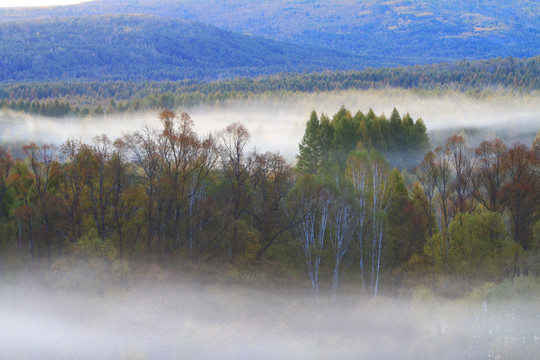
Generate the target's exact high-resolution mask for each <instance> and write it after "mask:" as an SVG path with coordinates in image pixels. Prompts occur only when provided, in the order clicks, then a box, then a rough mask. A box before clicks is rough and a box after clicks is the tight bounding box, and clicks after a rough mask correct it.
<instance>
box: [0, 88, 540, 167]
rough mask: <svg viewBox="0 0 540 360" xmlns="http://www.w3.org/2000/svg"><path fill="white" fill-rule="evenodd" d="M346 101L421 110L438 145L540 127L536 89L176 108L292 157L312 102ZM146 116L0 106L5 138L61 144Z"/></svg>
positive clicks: (204, 128) (352, 105) (323, 96)
mask: <svg viewBox="0 0 540 360" xmlns="http://www.w3.org/2000/svg"><path fill="white" fill-rule="evenodd" d="M341 106H345V107H346V108H347V109H349V110H351V111H352V112H353V115H354V113H355V112H356V111H358V110H360V111H362V112H364V113H367V111H368V110H369V109H370V108H371V109H373V111H374V112H375V113H376V114H377V115H379V114H382V113H384V114H385V115H386V116H389V115H390V113H391V112H392V109H393V108H394V107H395V108H397V109H398V110H399V111H400V113H401V114H405V113H409V114H410V115H411V116H412V117H413V119H417V118H422V119H423V120H424V122H425V123H426V126H427V128H428V132H429V133H430V137H431V139H432V143H433V145H439V144H441V143H444V141H445V140H446V138H447V137H448V136H449V135H450V134H451V133H453V132H459V131H462V130H463V129H467V134H468V136H469V142H470V143H471V145H476V144H477V143H478V142H479V141H481V140H483V139H486V138H488V139H491V138H494V137H502V138H503V140H505V141H506V142H508V143H513V142H515V141H523V142H526V143H528V142H530V141H532V139H533V138H534V135H535V134H536V133H537V132H538V131H539V130H540V101H539V98H538V96H522V97H520V96H503V95H501V94H498V93H495V95H492V96H490V97H487V96H486V97H481V98H479V99H478V98H474V97H470V96H466V95H464V94H460V93H447V94H443V95H439V96H435V95H422V94H418V93H415V92H414V91H404V90H380V91H343V92H330V93H314V94H307V95H306V94H294V93H293V94H290V95H288V96H287V97H286V98H283V99H278V98H273V97H265V96H264V95H261V96H255V97H254V98H253V99H250V100H237V101H232V100H231V101H227V102H225V103H222V104H218V105H216V106H196V107H192V108H184V109H176V111H178V112H181V111H185V112H187V113H189V114H190V115H191V117H192V119H193V121H194V123H195V130H196V131H197V132H198V133H199V134H201V135H202V134H206V133H208V132H211V131H213V132H216V131H219V130H221V129H223V128H225V127H226V126H227V125H229V124H231V123H233V122H241V123H243V124H244V125H245V126H246V127H247V129H248V130H249V132H250V134H251V136H252V139H251V144H252V146H253V147H256V148H257V149H258V150H260V151H279V152H280V153H282V154H283V155H284V156H285V157H286V158H287V159H288V160H289V161H294V157H295V154H297V153H298V143H299V142H300V140H301V138H302V136H303V134H304V130H305V124H306V122H307V120H308V119H309V114H310V112H311V111H312V110H315V111H317V113H318V114H320V113H322V112H324V113H325V114H327V115H329V116H332V115H333V114H335V113H336V112H337V111H338V110H339V108H340V107H341ZM143 124H149V125H150V126H155V127H159V126H160V123H159V120H158V111H155V112H147V113H136V114H123V115H112V116H105V117H101V118H85V119H69V118H66V119H52V118H45V117H31V116H29V115H23V114H12V113H7V112H4V113H0V134H2V135H1V138H0V142H1V143H2V144H20V143H26V142H31V141H34V142H36V143H56V144H60V143H62V142H64V141H65V140H66V139H68V138H81V139H83V140H85V141H91V139H92V138H93V137H94V136H96V135H100V134H102V133H105V134H106V135H107V136H108V137H109V138H112V139H115V138H117V137H120V136H122V134H125V133H128V132H131V131H135V130H138V129H140V128H141V126H142V125H143ZM471 129H475V131H472V130H471Z"/></svg>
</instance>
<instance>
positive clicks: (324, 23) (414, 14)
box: [0, 0, 540, 71]
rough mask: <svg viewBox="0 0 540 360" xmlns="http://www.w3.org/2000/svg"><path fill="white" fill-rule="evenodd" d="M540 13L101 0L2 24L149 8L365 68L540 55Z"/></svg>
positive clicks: (442, 6)
mask: <svg viewBox="0 0 540 360" xmlns="http://www.w3.org/2000/svg"><path fill="white" fill-rule="evenodd" d="M539 13H540V9H539V5H538V3H536V2H534V1H527V0H515V1H512V2H508V1H507V2H504V3H501V2H500V1H497V0H481V1H476V2H471V1H466V0H441V1H437V2H417V1H411V0H396V1H386V0H366V1H361V2H354V1H346V2H344V1H336V0H327V1H305V0H275V1H272V2H271V3H269V2H268V1H263V0H235V1H222V0H184V1H181V2H179V1H173V0H159V1H150V0H137V1H125V0H96V1H89V2H84V3H81V4H78V5H72V6H67V7H66V6H64V7H52V8H40V9H23V8H12V9H3V10H2V9H0V22H3V23H8V22H16V21H20V20H28V19H30V20H33V21H35V22H37V21H38V20H43V19H49V20H54V21H58V22H59V23H62V22H64V20H65V19H69V18H75V17H81V16H88V15H92V16H102V15H106V14H147V15H152V17H161V18H170V19H175V20H176V19H183V20H189V21H197V22H202V23H205V24H211V25H213V26H216V27H219V28H222V29H226V30H229V31H232V32H236V33H242V34H253V35H257V36H264V37H266V38H270V39H274V40H278V41H280V42H286V43H289V44H294V45H296V46H297V47H307V48H315V49H318V55H317V56H321V54H323V53H326V52H328V51H338V52H340V53H344V54H349V55H352V56H353V57H354V58H356V60H357V61H360V62H361V64H362V66H363V67H366V66H370V67H381V66H384V67H395V66H405V65H415V64H431V63H439V62H443V61H451V62H452V61H458V60H461V59H469V60H478V59H486V58H495V57H499V56H500V57H508V56H514V57H519V58H521V57H530V56H536V55H538V52H539V49H540V43H539V37H538V31H539V28H538V24H539V23H540V22H539V17H538V14H539ZM284 18H286V19H288V21H283V19H284ZM278 71H279V70H278Z"/></svg>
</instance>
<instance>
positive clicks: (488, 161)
mask: <svg viewBox="0 0 540 360" xmlns="http://www.w3.org/2000/svg"><path fill="white" fill-rule="evenodd" d="M159 117H160V119H161V122H162V127H161V129H153V128H148V127H145V128H142V129H140V130H139V131H137V132H134V133H131V134H128V135H126V136H124V137H122V138H119V139H116V140H114V141H113V140H111V139H109V138H107V136H106V135H102V136H100V137H97V138H96V139H95V140H94V141H93V142H92V143H82V142H80V141H77V140H71V139H69V140H66V141H65V142H64V143H63V144H62V145H61V146H59V147H56V146H53V145H46V144H45V145H37V144H27V145H25V146H24V147H23V149H22V150H23V152H24V154H25V156H24V158H22V159H13V157H12V156H11V153H10V150H9V149H5V148H3V149H2V150H1V152H0V160H1V161H0V209H1V212H0V216H1V218H0V225H1V235H0V239H1V240H0V241H1V242H0V268H1V269H2V271H4V270H9V269H16V268H21V267H26V266H32V265H31V264H34V263H36V262H38V261H41V262H43V261H44V262H45V264H48V265H47V266H48V267H51V268H53V269H69V268H70V267H72V266H75V265H77V266H79V267H81V266H82V268H85V269H86V271H88V272H91V271H95V270H96V268H99V269H101V270H102V271H103V272H104V274H105V275H104V276H105V277H109V278H111V279H115V278H117V277H119V278H122V276H126V273H128V272H129V269H130V266H134V265H135V264H137V263H139V264H152V263H155V264H160V265H162V266H164V267H172V268H175V267H176V266H177V265H178V264H220V263H228V264H232V266H234V267H236V268H238V269H246V268H250V267H255V268H256V267H258V266H262V264H269V263H271V264H275V266H278V267H280V268H282V269H285V271H288V272H290V273H293V274H295V273H299V272H302V271H303V272H304V273H305V275H306V279H308V282H309V288H310V289H311V291H312V292H313V294H315V295H316V296H318V294H319V286H320V285H321V286H322V287H324V288H325V289H329V290H330V291H331V293H332V295H333V298H335V297H336V296H337V294H338V286H339V284H340V281H342V280H344V279H345V280H347V282H352V283H355V284H357V286H358V287H361V288H362V289H363V291H364V293H365V294H367V295H371V296H375V295H376V294H377V293H378V292H379V291H383V290H384V291H390V290H391V289H396V288H399V287H403V286H404V285H407V286H416V285H420V284H424V285H426V286H429V287H430V288H432V289H434V291H436V292H437V293H438V294H440V295H446V296H455V295H460V294H462V293H464V292H466V291H469V290H470V289H472V288H473V287H474V286H477V285H479V284H482V283H484V282H486V281H493V282H498V281H501V280H503V279H506V278H512V277H515V276H521V275H524V276H527V275H531V276H536V275H538V271H539V268H538V266H539V265H540V264H539V263H538V251H539V249H540V171H539V169H540V136H539V137H537V138H536V140H535V141H534V143H533V144H530V145H526V144H519V143H517V144H504V143H503V142H502V141H500V140H498V139H493V140H486V141H484V142H482V143H481V144H480V146H478V147H477V148H469V147H468V146H467V144H466V142H465V139H464V138H463V137H462V136H459V135H455V136H452V137H450V138H449V139H448V141H447V142H446V145H445V146H444V147H438V148H436V149H433V150H429V139H428V137H427V135H426V129H425V126H424V125H423V123H422V121H421V120H417V121H415V122H414V121H413V120H412V119H411V118H410V116H408V115H404V116H403V117H401V116H400V114H399V113H398V111H397V110H394V112H393V113H392V115H391V117H390V119H386V118H384V117H382V116H380V117H378V116H374V114H372V112H369V113H368V114H366V115H364V114H363V113H361V112H358V113H357V114H356V115H354V116H352V114H351V113H350V112H349V111H348V110H346V109H344V108H342V109H341V110H340V111H339V112H338V113H337V114H335V115H334V116H333V117H332V119H330V117H328V116H327V115H325V114H321V115H320V116H318V115H317V114H316V113H315V112H313V113H312V114H311V116H310V118H309V120H308V121H307V124H306V131H305V135H304V138H303V139H302V142H301V143H300V145H299V154H298V161H297V165H296V167H294V166H292V165H291V164H289V163H287V162H286V161H285V160H284V159H283V157H282V156H281V155H279V154H276V153H259V152H257V151H253V150H250V145H249V138H250V137H249V133H248V132H247V130H246V129H245V128H244V127H243V126H242V124H239V123H235V124H232V125H230V126H228V127H226V128H225V129H224V130H222V131H220V132H217V133H214V134H210V135H208V136H206V137H202V136H200V135H198V134H196V133H194V132H193V128H192V127H193V122H192V120H191V119H190V117H189V115H188V114H186V113H183V114H181V115H179V116H178V115H176V114H175V113H174V112H171V111H169V110H164V111H162V112H161V113H160V114H159ZM384 129H386V130H384ZM388 151H397V152H400V153H407V152H410V153H417V152H419V151H421V152H422V155H421V156H420V159H421V160H419V163H418V164H416V167H415V168H414V170H412V171H411V172H410V173H407V172H400V171H399V170H397V169H396V168H391V166H390V165H389V162H388V161H387V160H386V159H385V157H384V156H383V154H387V153H388ZM426 151H427V152H426ZM398 162H399V161H398ZM458 280H459V281H458ZM325 291H326V290H325Z"/></svg>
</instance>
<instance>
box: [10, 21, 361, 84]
mask: <svg viewBox="0 0 540 360" xmlns="http://www.w3.org/2000/svg"><path fill="white" fill-rule="evenodd" d="M0 54H1V55H0V81H1V82H36V81H38V82H39V81H62V80H79V81H80V80H87V81H106V80H139V81H142V80H182V79H199V80H215V79H220V78H231V77H236V76H254V75H261V74H271V73H278V72H282V71H285V72H302V71H322V70H328V69H354V68H357V67H359V66H360V62H359V61H358V60H357V59H355V58H353V57H352V56H349V55H343V54H340V53H338V52H337V51H325V52H320V51H317V50H315V49H312V48H308V47H304V46H296V45H291V44H286V43H282V42H278V41H275V40H269V39H265V38H262V37H258V36H248V35H241V34H237V33H232V32H229V31H225V30H221V29H218V28H216V27H213V26H211V25H205V24H202V23H199V22H190V21H184V20H173V19H170V18H164V17H157V16H149V15H103V16H90V17H86V16H84V17H74V18H64V19H45V20H38V21H35V20H32V21H20V22H14V23H2V24H0Z"/></svg>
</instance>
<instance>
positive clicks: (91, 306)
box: [0, 277, 540, 359]
mask: <svg viewBox="0 0 540 360" xmlns="http://www.w3.org/2000/svg"><path fill="white" fill-rule="evenodd" d="M2 280H3V281H2V282H0V284H1V285H0V299H1V300H0V319H1V320H2V321H1V323H2V325H1V326H0V358H2V359H79V358H80V359H418V358H426V359H436V358H445V359H466V358H472V359H479V358H480V359H486V358H532V357H531V356H532V355H534V354H535V353H536V354H537V353H538V352H537V351H538V350H540V349H539V346H540V343H539V341H540V332H539V328H538V324H539V322H538V321H539V314H540V311H539V310H540V307H539V303H538V299H536V301H532V302H518V301H509V302H502V303H497V304H496V303H492V302H490V301H488V300H485V299H484V300H483V299H482V298H480V299H478V300H477V301H472V302H470V303H460V302H455V301H454V302H452V301H437V300H434V299H433V298H430V297H429V296H418V295H415V296H413V297H412V298H410V299H402V300H397V299H396V298H392V297H388V298H385V297H377V298H376V299H367V298H362V297H360V296H359V295H358V294H355V293H354V292H350V293H349V294H348V295H345V294H344V295H342V296H341V297H340V298H339V299H338V300H339V301H338V304H337V305H336V306H334V307H330V306H327V305H325V301H322V303H321V305H319V306H316V305H314V303H313V301H312V299H311V298H310V297H309V296H307V295H305V294H304V292H303V291H300V290H304V289H296V290H295V291H289V292H284V291H278V290H275V291H271V290H264V291H262V290H255V289H248V288H245V287H241V286H238V285H229V286H225V285H223V284H217V283H214V284H209V283H206V284H203V283H200V282H194V281H184V282H183V281H180V280H169V281H155V279H147V280H146V281H139V282H131V283H130V286H129V288H124V289H122V290H119V289H116V290H115V291H109V292H104V293H101V294H100V295H96V294H93V293H92V292H84V291H83V292H81V291H78V292H76V291H73V290H69V289H67V288H61V287H57V286H55V284H54V283H50V282H48V283H47V282H38V281H36V279H35V277H31V278H26V279H25V278H22V277H19V278H17V279H13V278H12V279H10V280H9V281H5V279H2Z"/></svg>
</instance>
